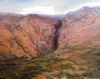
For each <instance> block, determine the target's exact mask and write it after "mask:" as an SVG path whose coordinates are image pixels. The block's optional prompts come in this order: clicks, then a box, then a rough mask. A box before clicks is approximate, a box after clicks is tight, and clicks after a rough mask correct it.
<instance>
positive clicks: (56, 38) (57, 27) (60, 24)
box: [53, 20, 62, 50]
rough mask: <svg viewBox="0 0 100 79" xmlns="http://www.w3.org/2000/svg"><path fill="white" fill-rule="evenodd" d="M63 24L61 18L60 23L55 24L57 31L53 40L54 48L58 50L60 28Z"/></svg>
mask: <svg viewBox="0 0 100 79" xmlns="http://www.w3.org/2000/svg"><path fill="white" fill-rule="evenodd" d="M61 26H62V22H61V21H60V20H59V21H58V23H57V24H56V25H55V28H56V31H55V37H54V42H53V46H54V47H53V48H54V50H56V49H57V48H58V39H59V29H60V28H61Z"/></svg>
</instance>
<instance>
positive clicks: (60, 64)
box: [0, 7, 100, 79]
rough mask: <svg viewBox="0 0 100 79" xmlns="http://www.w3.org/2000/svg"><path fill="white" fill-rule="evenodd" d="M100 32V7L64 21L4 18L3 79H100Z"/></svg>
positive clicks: (0, 36)
mask: <svg viewBox="0 0 100 79" xmlns="http://www.w3.org/2000/svg"><path fill="white" fill-rule="evenodd" d="M99 30H100V7H92V8H90V7H83V8H81V9H79V10H77V11H74V12H69V13H68V14H66V15H65V17H64V16H63V18H61V16H60V18H59V17H58V16H57V18H56V17H55V16H54V17H50V16H42V15H35V14H30V15H26V16H23V15H17V14H16V15H15V14H0V79H99V78H100V31H99ZM9 72H11V73H9Z"/></svg>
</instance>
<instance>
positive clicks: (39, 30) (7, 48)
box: [0, 15, 57, 59]
mask: <svg viewBox="0 0 100 79" xmlns="http://www.w3.org/2000/svg"><path fill="white" fill-rule="evenodd" d="M56 23H57V21H56V20H54V19H53V18H48V17H44V16H43V17H42V16H39V15H27V16H11V15H2V16H1V18H0V55H1V57H5V58H7V59H9V58H15V57H25V58H29V59H30V58H35V57H38V56H39V55H42V54H45V53H48V52H50V51H52V50H54V48H53V40H54V38H55V31H56V30H55V25H56Z"/></svg>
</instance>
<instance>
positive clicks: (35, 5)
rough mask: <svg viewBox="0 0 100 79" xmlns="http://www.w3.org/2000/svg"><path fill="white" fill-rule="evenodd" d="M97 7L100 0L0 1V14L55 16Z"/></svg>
mask: <svg viewBox="0 0 100 79" xmlns="http://www.w3.org/2000/svg"><path fill="white" fill-rule="evenodd" d="M99 5H100V0H0V12H4V13H16V14H18V13H19V14H47V15H48V14H49V15H57V14H66V13H67V12H69V11H73V10H76V9H79V8H80V7H82V6H90V7H91V6H99Z"/></svg>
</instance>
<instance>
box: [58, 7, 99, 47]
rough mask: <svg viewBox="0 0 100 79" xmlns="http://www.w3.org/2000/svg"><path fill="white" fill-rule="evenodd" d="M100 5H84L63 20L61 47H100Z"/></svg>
mask: <svg viewBox="0 0 100 79" xmlns="http://www.w3.org/2000/svg"><path fill="white" fill-rule="evenodd" d="M99 29H100V7H92V8H91V7H83V8H81V9H79V10H77V11H75V12H70V13H68V14H67V15H66V17H65V18H64V20H63V21H62V27H61V29H60V31H59V32H60V33H59V48H60V49H61V48H67V47H77V46H79V47H80V46H84V47H92V46H97V47H100V30H99Z"/></svg>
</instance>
